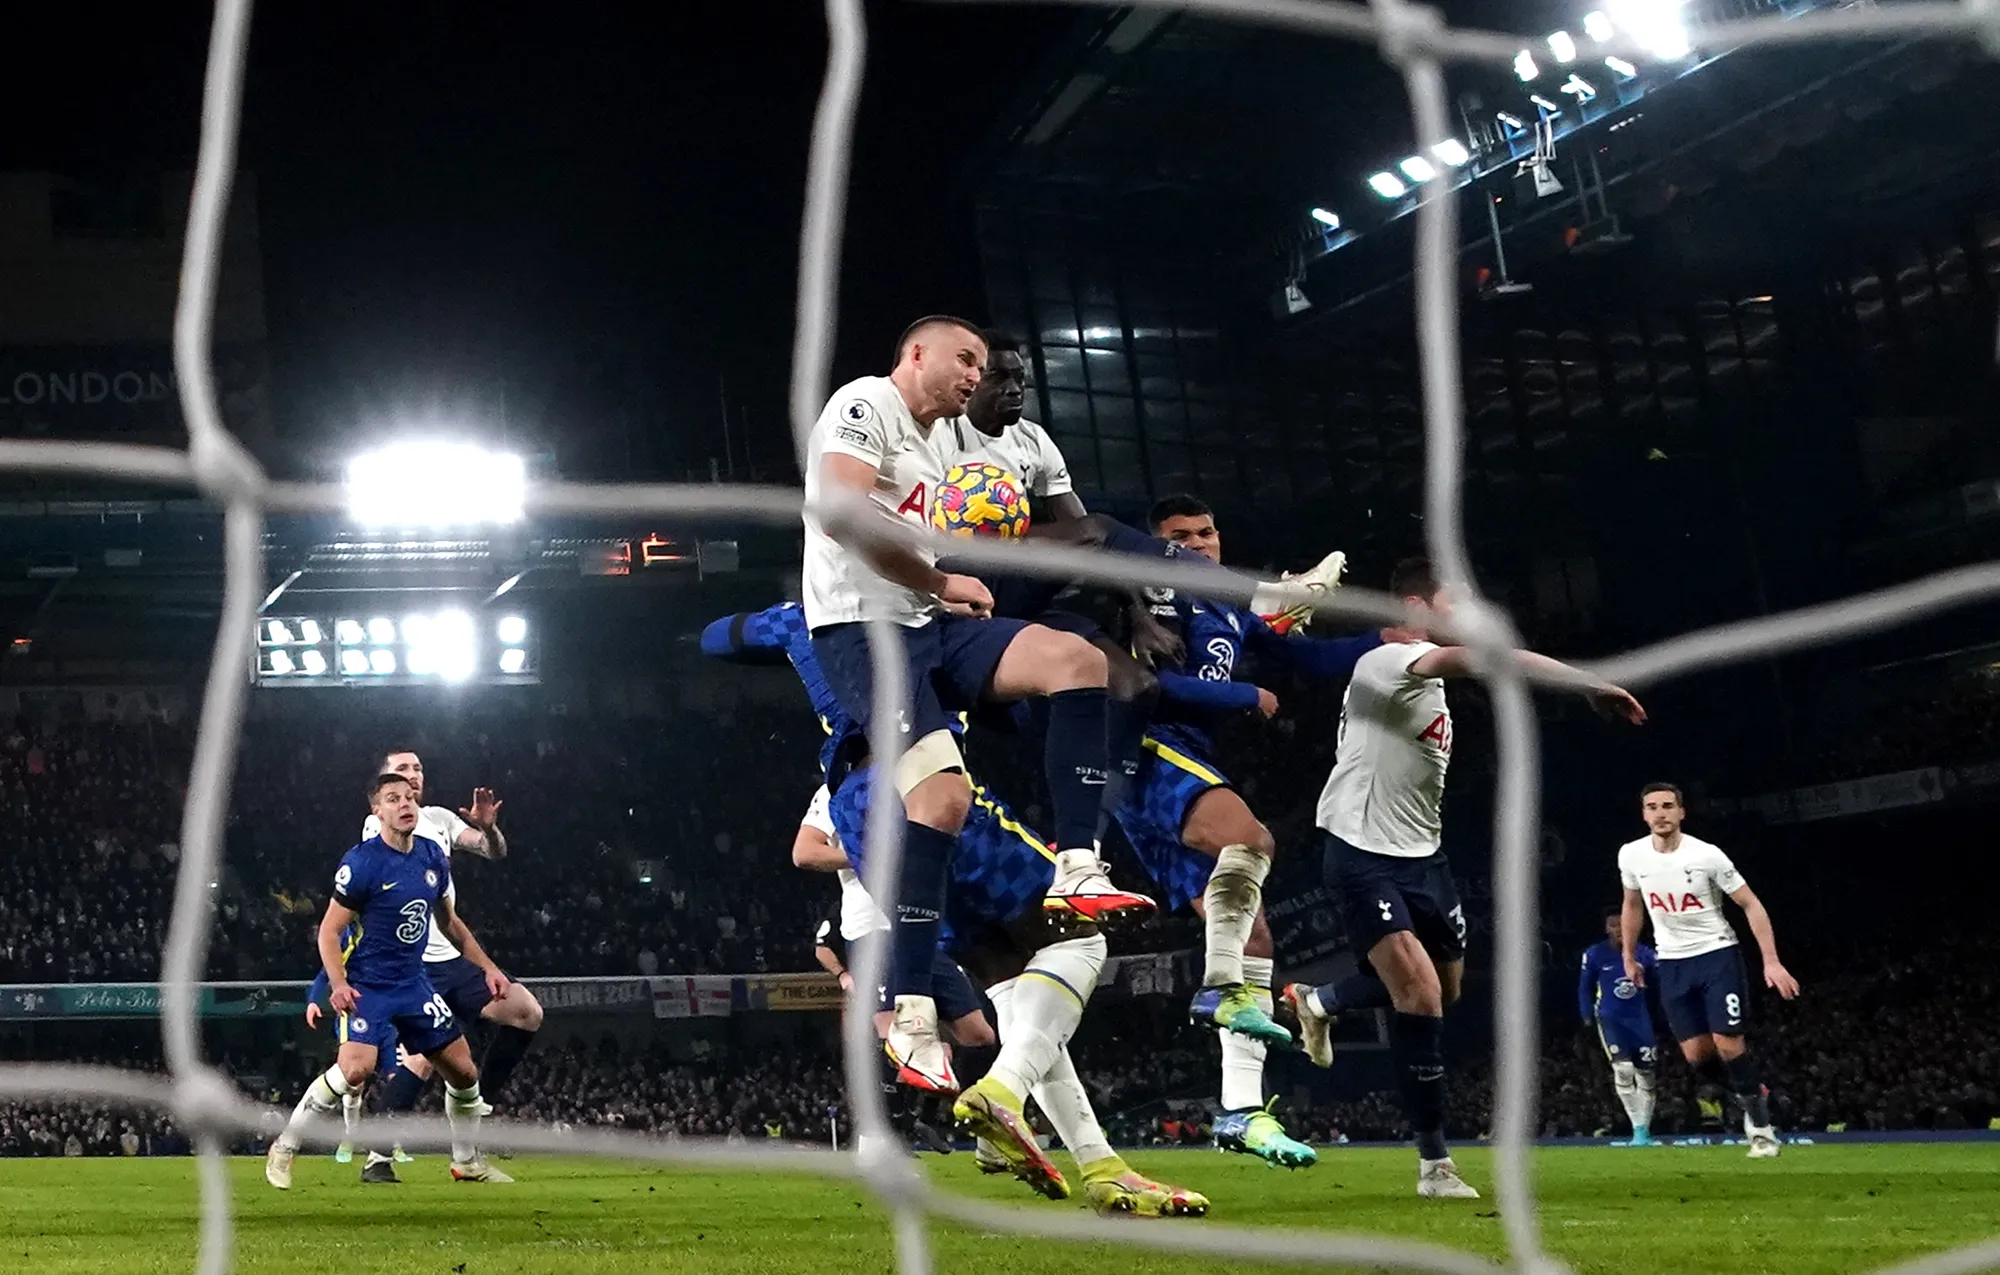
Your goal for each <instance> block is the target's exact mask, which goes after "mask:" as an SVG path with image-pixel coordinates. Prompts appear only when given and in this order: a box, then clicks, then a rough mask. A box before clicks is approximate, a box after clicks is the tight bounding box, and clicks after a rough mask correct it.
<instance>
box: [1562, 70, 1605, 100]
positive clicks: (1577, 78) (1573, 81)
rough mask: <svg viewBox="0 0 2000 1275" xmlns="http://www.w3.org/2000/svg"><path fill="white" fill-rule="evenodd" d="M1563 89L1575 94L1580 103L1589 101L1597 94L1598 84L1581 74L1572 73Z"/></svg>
mask: <svg viewBox="0 0 2000 1275" xmlns="http://www.w3.org/2000/svg"><path fill="white" fill-rule="evenodd" d="M1562 91H1563V92H1565V93H1571V94H1574V95H1575V96H1576V100H1577V101H1578V102H1579V103H1582V102H1588V101H1590V100H1591V99H1592V98H1594V97H1596V96H1597V86H1596V85H1595V84H1592V83H1591V82H1590V81H1589V80H1586V79H1584V78H1583V77H1582V76H1581V75H1571V76H1570V77H1569V79H1568V80H1566V81H1564V83H1563V86H1562Z"/></svg>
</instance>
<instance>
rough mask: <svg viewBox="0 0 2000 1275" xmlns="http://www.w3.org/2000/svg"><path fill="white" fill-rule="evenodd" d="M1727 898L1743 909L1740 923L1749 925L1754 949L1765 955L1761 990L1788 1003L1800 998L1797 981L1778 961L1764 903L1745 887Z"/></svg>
mask: <svg viewBox="0 0 2000 1275" xmlns="http://www.w3.org/2000/svg"><path fill="white" fill-rule="evenodd" d="M1729 897H1730V898H1732V899H1734V900H1735V901H1736V906H1737V907H1740V908H1742V909H1743V919H1744V920H1746V921H1748V922H1749V923H1750V933H1752V934H1754V935H1756V937H1757V949H1758V950H1759V951H1761V952H1762V953H1763V954H1764V986H1766V987H1768V988H1770V989H1771V990H1772V991H1774V992H1776V993H1777V994H1778V995H1780V996H1782V997H1784V998H1785V999H1786V1000H1791V999H1792V998H1793V997H1795V996H1797V995H1798V994H1799V980H1797V979H1795V978H1793V977H1792V972H1791V971H1790V970H1788V969H1786V968H1785V966H1784V963H1783V962H1781V961H1780V960H1779V959H1778V936H1777V934H1776V933H1775V932H1774V931H1773V930H1772V929H1771V914H1770V913H1769V912H1766V911H1765V910H1764V900H1762V899H1760V898H1758V897H1757V892H1756V891H1754V890H1752V889H1751V888H1750V887H1749V886H1748V885H1741V886H1738V887H1736V889H1735V890H1734V891H1732V892H1731V893H1730V895H1729Z"/></svg>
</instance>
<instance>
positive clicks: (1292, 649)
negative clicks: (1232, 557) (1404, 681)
mask: <svg viewBox="0 0 2000 1275" xmlns="http://www.w3.org/2000/svg"><path fill="white" fill-rule="evenodd" d="M1249 619H1250V623H1248V624H1247V625H1245V626H1244V630H1243V639H1244V644H1245V645H1247V646H1248V647H1249V648H1250V649H1251V651H1253V652H1254V653H1255V654H1257V655H1259V656H1261V657H1263V658H1265V659H1269V660H1275V661H1279V662H1282V663H1284V664H1285V665H1287V666H1289V667H1291V668H1293V669H1295V670H1297V671H1298V672H1301V673H1304V674H1305V675H1306V676H1308V677H1324V678H1335V677H1348V676H1350V675H1352V674H1353V672H1354V664H1355V661H1357V660H1359V659H1360V658H1361V657H1362V656H1364V655H1366V654H1368V652H1370V651H1372V650H1374V649H1375V648H1376V647H1378V646H1380V645H1382V634H1381V632H1380V631H1379V630H1378V631H1373V632H1369V633H1357V634H1355V635H1354V636H1352V637H1338V638H1316V637H1307V636H1305V635H1304V634H1302V633H1301V634H1298V635H1295V636H1290V637H1287V636H1281V635H1280V634H1279V633H1278V632H1277V630H1275V629H1273V628H1272V627H1271V626H1270V625H1269V624H1267V623H1265V622H1264V620H1263V619H1262V618H1261V617H1258V616H1251V617H1249ZM1431 654H1433V655H1435V654H1436V652H1435V651H1433V652H1431ZM1425 658H1428V657H1425ZM1421 663H1423V659H1421V658H1420V659H1419V660H1417V662H1416V664H1412V665H1411V666H1410V667H1411V671H1412V672H1414V671H1415V670H1416V665H1417V664H1421Z"/></svg>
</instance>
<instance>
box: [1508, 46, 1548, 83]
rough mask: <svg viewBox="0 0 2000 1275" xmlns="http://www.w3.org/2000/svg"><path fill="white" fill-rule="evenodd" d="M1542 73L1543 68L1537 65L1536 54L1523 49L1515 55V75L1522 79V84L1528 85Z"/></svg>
mask: <svg viewBox="0 0 2000 1275" xmlns="http://www.w3.org/2000/svg"><path fill="white" fill-rule="evenodd" d="M1541 73H1542V68H1540V67H1538V66H1536V65H1535V55H1534V54H1532V53H1530V52H1528V51H1527V50H1526V49H1522V50H1521V51H1520V52H1519V53H1516V54H1515V55H1514V74H1516V75H1518V76H1520V77H1521V83H1523V84H1526V83H1527V82H1528V81H1529V80H1532V79H1534V78H1535V77H1536V76H1538V75H1540V74H1541Z"/></svg>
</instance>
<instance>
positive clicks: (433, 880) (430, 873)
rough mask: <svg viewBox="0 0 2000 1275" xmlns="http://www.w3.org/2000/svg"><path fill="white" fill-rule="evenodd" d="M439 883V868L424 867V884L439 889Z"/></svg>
mask: <svg viewBox="0 0 2000 1275" xmlns="http://www.w3.org/2000/svg"><path fill="white" fill-rule="evenodd" d="M437 883H438V874H437V869H435V868H426V869H424V884H425V885H427V886H429V887H430V888H431V889H433V890H435V889H437Z"/></svg>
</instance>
